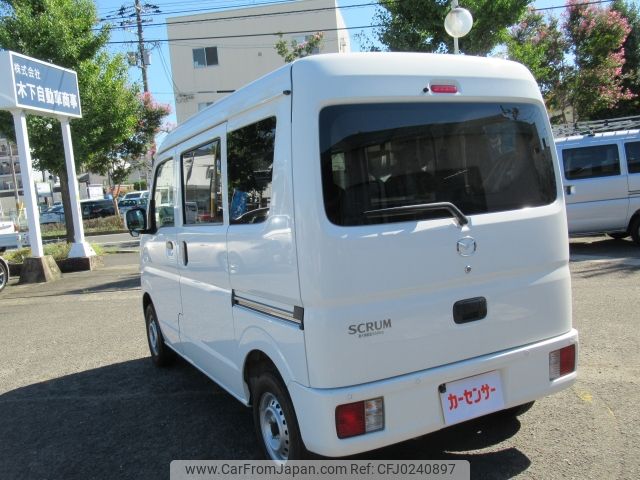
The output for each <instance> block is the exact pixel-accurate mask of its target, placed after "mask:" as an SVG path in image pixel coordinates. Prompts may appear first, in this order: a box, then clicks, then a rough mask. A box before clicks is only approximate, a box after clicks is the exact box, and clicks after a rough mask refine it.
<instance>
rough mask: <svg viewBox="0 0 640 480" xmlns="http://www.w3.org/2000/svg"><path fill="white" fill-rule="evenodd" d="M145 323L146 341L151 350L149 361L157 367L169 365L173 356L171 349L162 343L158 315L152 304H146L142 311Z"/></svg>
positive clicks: (162, 338)
mask: <svg viewBox="0 0 640 480" xmlns="http://www.w3.org/2000/svg"><path fill="white" fill-rule="evenodd" d="M144 319H145V323H146V324H147V342H148V343H149V351H150V352H151V361H152V362H153V363H154V364H155V365H156V366H157V367H165V366H167V365H170V364H171V363H172V361H173V360H174V358H175V354H174V353H173V351H172V350H171V349H170V348H169V347H167V345H166V344H165V343H164V337H163V336H162V331H161V330H160V324H159V323H158V316H157V315H156V310H155V308H153V305H151V304H149V305H147V308H146V310H145V312H144Z"/></svg>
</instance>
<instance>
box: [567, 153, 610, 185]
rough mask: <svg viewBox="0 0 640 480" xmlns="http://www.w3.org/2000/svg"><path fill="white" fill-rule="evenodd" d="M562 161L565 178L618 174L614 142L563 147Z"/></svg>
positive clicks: (576, 178) (574, 178)
mask: <svg viewBox="0 0 640 480" xmlns="http://www.w3.org/2000/svg"><path fill="white" fill-rule="evenodd" d="M562 163H563V164H564V176H565V177H566V179H567V180H579V179H582V178H596V177H610V176H612V175H620V159H619V157H618V145H616V144H611V145H594V146H592V147H579V148H565V149H564V150H563V151H562Z"/></svg>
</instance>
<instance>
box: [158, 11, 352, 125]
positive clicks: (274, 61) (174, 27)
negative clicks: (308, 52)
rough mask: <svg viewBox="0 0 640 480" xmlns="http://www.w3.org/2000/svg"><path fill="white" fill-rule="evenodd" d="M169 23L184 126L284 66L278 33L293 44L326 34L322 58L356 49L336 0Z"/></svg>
mask: <svg viewBox="0 0 640 480" xmlns="http://www.w3.org/2000/svg"><path fill="white" fill-rule="evenodd" d="M167 21H168V26H167V33H168V38H169V50H170V55H171V74H172V77H173V83H174V96H175V103H176V116H177V120H178V123H181V122H183V121H184V120H186V119H187V118H189V117H190V116H192V115H193V114H195V113H197V112H198V111H199V110H201V109H203V108H205V107H207V106H208V105H210V104H212V103H213V102H215V101H217V100H219V99H220V98H222V97H224V96H225V95H228V94H229V93H231V92H232V91H234V90H237V89H238V88H240V87H242V86H243V85H245V84H247V83H250V82H252V81H253V80H255V79H257V78H259V77H261V76H263V75H265V74H267V73H269V72H271V71H272V70H275V69H276V68H278V67H280V66H282V65H284V60H283V59H282V57H280V56H279V55H278V54H277V53H276V50H275V48H274V46H275V44H276V42H277V41H278V40H279V37H278V35H277V34H278V33H283V38H284V39H285V40H286V41H287V42H290V41H291V40H294V39H295V40H296V41H297V42H298V43H302V42H304V41H305V39H306V38H307V37H308V36H310V35H313V34H314V33H316V32H319V31H322V32H323V33H324V38H323V41H322V44H321V46H320V48H319V51H318V52H317V53H338V52H339V53H346V52H349V51H350V50H351V46H350V42H349V33H348V31H347V30H346V29H345V24H344V20H343V18H342V15H341V13H340V10H339V9H338V8H336V3H335V0H297V1H292V2H286V3H278V4H274V5H266V6H259V5H258V6H255V7H249V8H242V9H234V10H224V11H216V12H210V13H203V14H198V15H189V16H184V17H173V18H169V19H168V20H167ZM287 32H294V33H287ZM256 34H257V35H256ZM250 35H256V36H250Z"/></svg>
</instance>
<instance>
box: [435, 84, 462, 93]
mask: <svg viewBox="0 0 640 480" xmlns="http://www.w3.org/2000/svg"><path fill="white" fill-rule="evenodd" d="M431 91H432V92H433V93H458V87H456V86H455V85H431Z"/></svg>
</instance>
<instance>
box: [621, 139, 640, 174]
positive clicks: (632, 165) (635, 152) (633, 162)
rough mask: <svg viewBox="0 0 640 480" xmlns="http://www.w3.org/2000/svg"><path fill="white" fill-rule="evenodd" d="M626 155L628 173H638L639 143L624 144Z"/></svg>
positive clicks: (639, 162)
mask: <svg viewBox="0 0 640 480" xmlns="http://www.w3.org/2000/svg"><path fill="white" fill-rule="evenodd" d="M624 149H625V151H626V153H627V166H628V168H629V173H640V142H630V143H625V144H624Z"/></svg>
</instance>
